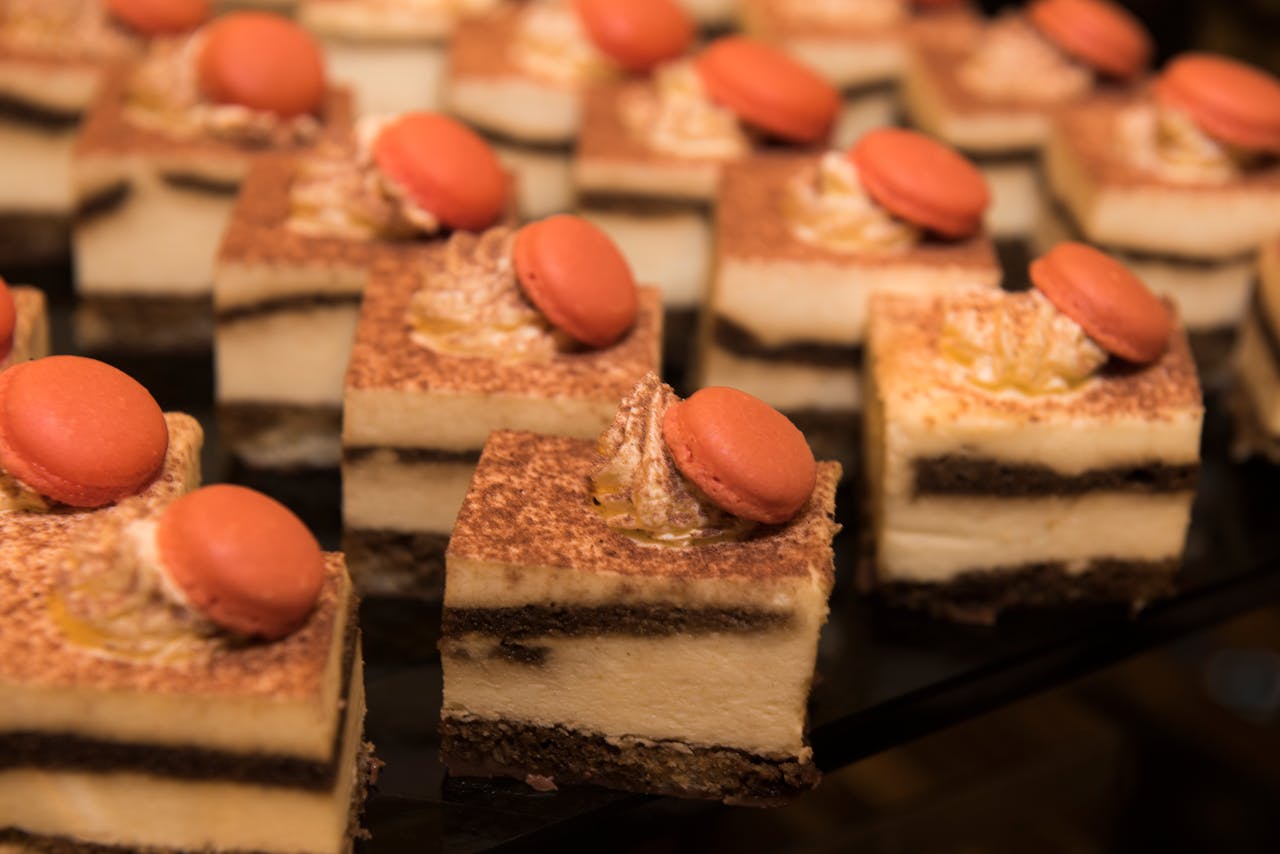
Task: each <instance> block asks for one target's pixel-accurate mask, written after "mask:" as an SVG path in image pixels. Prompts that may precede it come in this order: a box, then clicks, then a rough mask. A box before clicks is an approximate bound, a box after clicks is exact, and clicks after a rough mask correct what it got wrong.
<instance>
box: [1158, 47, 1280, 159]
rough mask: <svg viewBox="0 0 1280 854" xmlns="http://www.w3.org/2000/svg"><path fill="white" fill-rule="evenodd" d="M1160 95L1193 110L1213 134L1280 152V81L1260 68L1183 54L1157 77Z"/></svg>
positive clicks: (1243, 145)
mask: <svg viewBox="0 0 1280 854" xmlns="http://www.w3.org/2000/svg"><path fill="white" fill-rule="evenodd" d="M1155 96H1156V99H1157V100H1158V101H1160V102H1161V103H1162V104H1165V105H1167V106H1169V107H1173V108H1174V109H1178V110H1182V111H1184V112H1186V113H1187V114H1189V115H1190V116H1191V120H1192V121H1194V122H1195V123H1196V124H1197V125H1198V126H1199V127H1200V128H1201V129H1202V130H1203V131H1204V132H1205V133H1207V134H1208V135H1209V136H1212V137H1215V138H1216V139H1219V140H1221V141H1223V142H1225V143H1227V144H1229V145H1234V146H1237V147H1239V148H1245V149H1252V150H1254V151H1265V152H1269V153H1273V154H1275V153H1280V81H1278V80H1276V78H1275V77H1273V76H1272V75H1270V74H1268V73H1266V72H1265V71H1262V70H1261V69H1258V68H1254V67H1253V66H1251V65H1246V64H1245V63H1243V62H1237V61H1236V60H1234V59H1228V58H1227V57H1225V56H1215V55H1214V54H1209V53H1188V54H1183V55H1182V56H1179V57H1177V58H1176V59H1174V60H1173V61H1171V62H1170V63H1169V64H1168V65H1167V66H1166V67H1165V70H1164V71H1163V73H1161V75H1160V76H1159V78H1157V80H1156V83H1155Z"/></svg>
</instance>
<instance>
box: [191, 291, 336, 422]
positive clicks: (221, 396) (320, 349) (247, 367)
mask: <svg viewBox="0 0 1280 854" xmlns="http://www.w3.org/2000/svg"><path fill="white" fill-rule="evenodd" d="M359 314H360V310H359V304H358V302H357V301H356V300H355V299H352V300H351V301H350V302H348V303H346V304H336V305H319V306H307V307H304V308H301V309H298V310H292V311H290V310H280V311H270V312H264V313H262V314H259V315H253V316H249V317H243V318H239V319H237V320H235V321H234V322H230V323H220V324H219V325H218V328H217V339H216V341H217V346H216V347H215V349H214V359H215V368H216V372H215V375H216V379H217V391H216V398H217V400H218V402H219V403H233V402H234V403H244V402H256V403H287V404H299V405H308V406H317V405H319V406H332V407H335V408H338V407H341V406H342V393H343V388H342V385H343V378H344V377H345V375H346V370H347V359H348V357H349V356H350V353H351V342H352V340H354V338H355V331H356V323H357V320H358V318H359Z"/></svg>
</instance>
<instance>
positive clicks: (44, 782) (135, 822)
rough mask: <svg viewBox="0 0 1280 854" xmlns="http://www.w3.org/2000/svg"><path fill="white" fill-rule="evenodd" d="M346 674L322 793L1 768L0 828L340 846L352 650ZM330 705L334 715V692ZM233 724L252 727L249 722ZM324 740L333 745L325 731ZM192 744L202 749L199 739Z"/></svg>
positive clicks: (266, 846)
mask: <svg viewBox="0 0 1280 854" xmlns="http://www.w3.org/2000/svg"><path fill="white" fill-rule="evenodd" d="M351 679H352V683H351V691H350V695H349V699H348V703H349V712H348V715H347V723H346V731H345V732H344V733H343V736H342V740H341V744H340V746H339V753H338V773H337V775H336V779H335V781H334V785H333V787H332V788H331V789H329V790H328V791H308V790H306V789H296V788H289V787H283V786H268V785H258V784H252V783H231V782H215V781H201V780H180V779H175V778H170V777H160V776H155V775H149V774H139V773H93V772H77V771H61V770H59V771H54V770H43V769H40V768H9V769H5V770H0V828H4V827H16V828H18V829H20V830H22V831H24V832H26V833H31V834H36V835H44V836H53V837H67V838H70V839H73V840H75V841H77V842H85V843H94V844H98V845H112V846H119V847H121V848H127V849H134V848H157V849H164V850H174V849H178V850H184V851H208V850H223V851H225V850H232V851H272V852H276V851H278V852H316V854H321V852H345V851H349V850H350V849H351V837H350V833H349V827H348V825H349V822H350V816H351V799H352V796H353V794H354V792H355V789H356V786H357V776H358V774H359V771H358V767H357V757H358V754H359V751H360V747H361V744H362V741H363V739H362V732H363V728H364V711H365V704H364V675H363V671H362V668H361V665H360V651H359V647H357V649H356V660H355V664H354V667H353V670H352V676H351ZM331 706H332V708H333V713H334V714H335V715H336V710H337V700H336V698H335V699H334V701H333V703H332V704H331ZM95 711H97V710H95ZM201 712H202V710H201V708H200V707H199V706H198V705H195V704H192V706H191V707H190V708H186V709H182V710H181V711H179V712H177V714H179V715H196V716H197V717H198V716H200V714H201ZM104 714H105V713H104ZM237 723H238V725H239V726H240V727H242V728H243V729H246V730H251V729H253V726H254V719H253V718H251V717H250V718H244V719H243V720H241V721H238V722H237ZM329 739H330V740H329V748H330V749H332V747H333V732H332V730H330V732H329ZM193 743H195V744H199V745H200V746H202V747H208V746H210V745H209V744H208V742H207V741H203V740H201V741H197V742H193ZM325 755H326V756H327V755H329V754H328V752H327V751H326V754H325Z"/></svg>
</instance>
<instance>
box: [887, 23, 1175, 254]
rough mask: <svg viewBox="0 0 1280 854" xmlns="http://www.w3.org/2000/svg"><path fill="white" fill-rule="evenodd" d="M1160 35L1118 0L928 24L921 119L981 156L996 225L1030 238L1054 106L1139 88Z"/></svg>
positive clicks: (919, 90) (1004, 235)
mask: <svg viewBox="0 0 1280 854" xmlns="http://www.w3.org/2000/svg"><path fill="white" fill-rule="evenodd" d="M1150 58H1151V40H1150V37H1149V36H1148V35H1147V32H1146V30H1145V29H1144V28H1143V26H1142V24H1141V22H1139V21H1138V20H1137V19H1136V18H1134V17H1133V16H1132V15H1131V14H1130V13H1129V12H1128V11H1126V10H1125V9H1124V7H1122V6H1120V5H1119V4H1117V3H1113V2H1110V0H1034V1H1033V2H1031V3H1029V4H1027V6H1026V8H1025V9H1019V10H1016V11H1010V12H1005V13H1004V14H1002V15H1001V17H999V18H997V19H996V20H995V21H993V22H991V23H990V24H988V25H986V26H979V27H975V28H973V29H970V30H968V31H965V30H963V29H961V28H954V29H935V30H927V31H924V30H922V31H920V32H919V33H918V34H917V38H916V39H915V42H914V45H913V49H912V51H911V55H910V57H909V59H908V62H907V69H906V72H905V74H904V77H903V106H904V108H905V109H906V113H907V117H908V119H909V121H910V122H911V123H912V124H913V125H914V126H916V127H918V128H920V129H921V130H924V131H926V132H928V133H930V134H933V135H934V136H937V137H938V138H940V139H942V140H944V141H945V142H948V143H950V144H951V145H954V146H956V147H957V148H959V149H961V150H962V151H964V152H966V153H967V154H969V155H970V156H972V157H973V158H974V159H975V160H976V161H977V162H978V164H979V165H980V166H981V167H982V169H983V172H984V174H985V175H986V177H987V181H988V182H989V183H990V184H991V189H992V196H993V204H992V207H991V212H990V214H989V219H988V225H989V227H990V229H991V232H992V233H993V234H994V235H995V236H996V237H997V238H999V239H1006V240H1011V241H1024V240H1026V239H1027V238H1028V237H1029V236H1030V234H1031V231H1032V229H1033V228H1034V225H1035V221H1036V216H1037V210H1038V207H1039V198H1040V191H1039V189H1038V187H1037V180H1038V179H1037V156H1038V153H1039V151H1040V149H1041V148H1042V147H1043V145H1044V144H1045V142H1046V141H1047V139H1048V136H1049V129H1050V121H1051V117H1052V115H1053V113H1054V111H1055V110H1057V109H1058V108H1060V107H1062V106H1064V105H1066V104H1074V103H1088V102H1089V101H1090V100H1091V99H1092V98H1093V96H1094V95H1095V94H1098V93H1102V94H1110V93H1114V92H1116V91H1122V90H1125V89H1127V88H1129V87H1131V86H1132V85H1133V84H1134V83H1135V81H1136V80H1137V79H1138V78H1140V77H1141V76H1142V75H1143V74H1144V73H1145V72H1146V69H1147V65H1148V62H1149V61H1150Z"/></svg>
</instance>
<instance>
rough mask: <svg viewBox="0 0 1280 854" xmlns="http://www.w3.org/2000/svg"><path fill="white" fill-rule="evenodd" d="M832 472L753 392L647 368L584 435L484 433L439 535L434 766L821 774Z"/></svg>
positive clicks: (803, 781) (730, 798) (697, 790)
mask: <svg viewBox="0 0 1280 854" xmlns="http://www.w3.org/2000/svg"><path fill="white" fill-rule="evenodd" d="M680 407H687V409H685V410H683V412H680V411H679V408H680ZM673 412H675V413H677V415H676V416H672V415H670V413H673ZM726 416H727V417H726ZM673 419H674V421H676V422H678V423H676V424H675V425H674V428H673V427H672V426H671V425H672V421H673ZM726 421H728V422H729V423H730V425H732V426H726V423H725V422H726ZM747 423H750V424H751V425H753V426H754V428H755V429H754V430H753V429H750V428H746V429H744V425H746V424H747ZM664 425H667V426H665V427H664ZM752 435H754V441H753V440H752V439H751V438H750V436H752ZM717 438H718V439H719V441H720V443H721V444H720V445H719V447H720V448H721V449H722V450H723V451H724V456H717V455H716V453H715V452H714V451H712V450H711V447H712V445H713V444H716V442H717ZM744 442H745V445H744ZM708 443H710V444H708ZM669 448H670V450H669ZM744 448H745V450H744ZM762 453H763V454H767V455H768V456H769V457H770V458H772V460H773V461H774V462H775V463H776V465H767V464H764V465H763V466H762V467H760V468H755V467H751V468H749V469H746V470H743V469H742V462H743V459H744V458H745V459H746V460H757V461H758V460H759V459H760V456H759V455H760V454H762ZM757 465H760V464H759V463H758V462H757ZM686 472H691V474H686ZM839 476H840V474H839V466H838V465H837V464H835V463H820V464H816V465H815V463H814V462H813V458H812V455H811V454H809V452H808V449H807V447H806V446H805V444H804V439H803V437H802V436H801V435H800V433H799V432H798V431H797V430H796V429H795V428H794V427H793V426H791V425H790V424H789V423H788V422H786V420H785V419H784V418H783V417H782V416H780V415H779V414H778V413H777V412H775V411H773V410H770V409H768V407H766V406H765V405H764V404H762V403H760V402H759V401H758V400H755V399H754V398H749V396H747V395H743V394H742V393H740V392H735V391H732V390H730V389H714V390H712V389H708V390H704V391H702V392H699V393H697V394H695V395H694V396H693V397H692V398H690V399H689V400H688V401H685V402H684V403H676V402H675V400H674V395H673V394H672V392H671V390H670V388H668V387H665V386H663V385H662V384H661V382H660V381H659V380H658V379H657V377H656V376H653V375H651V376H650V377H648V378H646V379H645V380H644V382H642V383H641V384H640V385H639V386H638V387H637V388H636V389H635V390H634V391H633V392H632V394H631V395H629V396H628V397H627V398H626V399H625V400H624V401H623V402H622V405H621V407H620V408H619V410H618V418H617V420H616V421H615V423H614V426H613V427H611V428H610V429H609V431H607V433H606V434H605V435H604V436H602V437H601V440H600V443H599V444H598V445H594V446H593V443H592V442H590V441H589V440H583V439H572V438H568V437H551V436H537V435H534V434H530V433H520V432H506V431H501V432H496V433H494V434H493V435H492V436H490V438H489V441H488V442H487V443H486V444H485V448H484V452H483V454H482V455H481V458H480V464H479V466H478V468H477V469H476V474H475V477H474V479H473V480H472V483H471V487H470V489H469V490H468V492H467V498H466V501H465V503H464V504H463V508H462V511H461V512H460V514H459V516H458V523H457V526H456V528H455V530H454V534H453V539H452V541H451V542H450V545H449V553H448V568H447V579H446V585H445V602H444V616H443V639H442V641H441V658H442V663H443V666H444V705H443V708H442V710H441V723H440V729H441V754H442V757H443V759H444V762H445V764H446V765H447V766H448V768H449V773H450V774H454V775H482V776H495V775H497V776H509V777H515V778H516V779H523V780H525V781H526V782H527V783H529V784H530V785H532V786H534V787H535V788H538V789H540V790H545V789H548V788H553V787H555V786H556V785H559V784H563V783H593V784H596V785H603V786H609V787H615V788H621V789H628V790H632V791H641V792H651V793H657V794H666V795H676V796H681V797H702V798H715V799H721V800H724V801H726V802H730V803H744V804H768V803H777V802H780V801H784V800H787V799H790V798H792V797H795V796H796V795H798V794H800V793H801V792H803V791H805V790H807V789H809V788H810V787H812V786H813V785H814V784H816V783H817V781H818V777H819V774H818V770H817V768H816V766H815V764H814V761H813V756H812V751H811V750H810V748H809V746H808V744H807V742H806V739H805V729H806V726H805V724H806V705H807V700H808V696H809V688H810V684H811V682H812V679H813V671H814V661H815V657H816V653H817V643H818V633H819V630H820V628H821V626H822V624H823V623H824V622H825V621H826V616H827V596H828V594H829V593H830V590H831V586H832V582H833V567H832V552H831V537H832V535H833V533H834V532H835V525H834V523H833V522H832V520H831V514H832V512H833V510H834V501H835V487H836V481H837V480H838V479H839ZM695 484H696V485H695ZM717 484H718V485H719V488H717ZM706 489H710V490H712V491H713V492H714V493H715V494H716V497H715V499H714V502H719V503H713V500H712V499H710V498H708V493H707V492H706V491H705V490H706ZM725 507H733V508H735V509H734V510H732V511H731V510H727V509H724V508H725ZM748 517H750V518H748ZM759 519H766V520H769V521H755V520H759Z"/></svg>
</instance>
